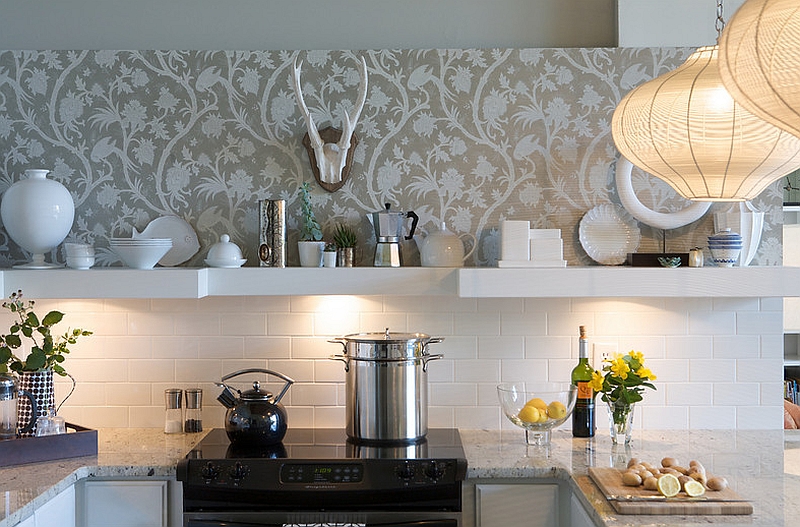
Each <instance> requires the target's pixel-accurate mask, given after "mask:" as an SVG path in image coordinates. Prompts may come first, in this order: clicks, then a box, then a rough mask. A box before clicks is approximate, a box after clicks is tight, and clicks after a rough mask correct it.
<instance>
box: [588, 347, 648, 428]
mask: <svg viewBox="0 0 800 527" xmlns="http://www.w3.org/2000/svg"><path fill="white" fill-rule="evenodd" d="M654 380H656V376H655V375H653V372H651V371H650V370H649V369H648V368H646V367H645V366H644V354H643V353H642V352H640V351H630V352H628V353H627V354H625V355H620V354H619V353H617V354H615V355H614V357H613V358H611V359H606V360H604V361H603V368H602V373H601V372H600V371H597V370H595V372H594V373H593V374H592V381H591V382H590V386H591V387H592V389H593V390H594V391H595V393H600V394H602V396H601V397H600V398H601V399H602V400H603V401H605V402H606V403H607V404H608V408H609V416H610V418H611V419H610V425H611V439H612V440H613V441H614V442H615V443H617V442H618V441H619V440H620V437H619V436H621V435H624V437H625V443H629V442H630V437H631V424H632V422H633V405H634V404H635V403H638V402H639V401H641V400H642V393H644V389H645V388H651V389H653V390H655V389H656V387H655V386H654V385H653V383H652V382H650V381H654Z"/></svg>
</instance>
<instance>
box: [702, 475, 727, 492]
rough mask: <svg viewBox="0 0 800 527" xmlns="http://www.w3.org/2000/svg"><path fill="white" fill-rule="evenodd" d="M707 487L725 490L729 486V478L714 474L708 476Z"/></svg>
mask: <svg viewBox="0 0 800 527" xmlns="http://www.w3.org/2000/svg"><path fill="white" fill-rule="evenodd" d="M706 487H708V489H709V490H723V489H726V488H728V480H727V479H725V478H723V477H722V476H714V477H711V478H708V481H707V482H706Z"/></svg>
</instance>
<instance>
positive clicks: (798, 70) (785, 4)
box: [719, 0, 800, 136]
mask: <svg viewBox="0 0 800 527" xmlns="http://www.w3.org/2000/svg"><path fill="white" fill-rule="evenodd" d="M719 45H720V75H721V76H722V82H723V84H725V87H726V88H727V89H728V92H730V94H731V95H732V96H733V98H734V99H735V100H736V102H738V103H739V104H741V105H742V106H744V107H745V108H747V109H748V110H749V111H750V112H752V113H754V114H756V115H758V116H759V117H761V118H762V119H764V120H766V121H769V122H770V123H772V124H774V125H775V126H777V127H779V128H782V129H783V130H788V131H789V132H791V133H793V134H795V135H796V136H800V2H798V1H797V0H748V1H747V2H745V3H744V4H743V5H742V7H740V8H739V9H738V10H737V11H736V13H735V14H734V16H733V18H731V20H730V23H728V25H727V27H726V28H725V30H724V31H723V32H722V35H721V36H720V41H719Z"/></svg>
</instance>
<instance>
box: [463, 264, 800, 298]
mask: <svg viewBox="0 0 800 527" xmlns="http://www.w3.org/2000/svg"><path fill="white" fill-rule="evenodd" d="M458 295H459V296H461V297H470V298H471V297H480V298H484V297H487V298H491V297H501V298H503V297H505V298H510V297H525V298H554V297H568V298H574V297H784V296H800V267H778V266H772V267H734V268H728V269H726V268H720V267H702V268H689V267H679V268H677V269H665V268H662V267H567V268H566V269H495V268H473V269H461V270H460V271H459V275H458Z"/></svg>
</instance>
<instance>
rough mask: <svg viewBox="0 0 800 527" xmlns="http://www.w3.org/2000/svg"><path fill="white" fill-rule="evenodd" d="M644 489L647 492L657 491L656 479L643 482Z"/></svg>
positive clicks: (652, 478)
mask: <svg viewBox="0 0 800 527" xmlns="http://www.w3.org/2000/svg"><path fill="white" fill-rule="evenodd" d="M644 488H645V489H647V490H658V478H656V477H649V478H647V479H646V480H644Z"/></svg>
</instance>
